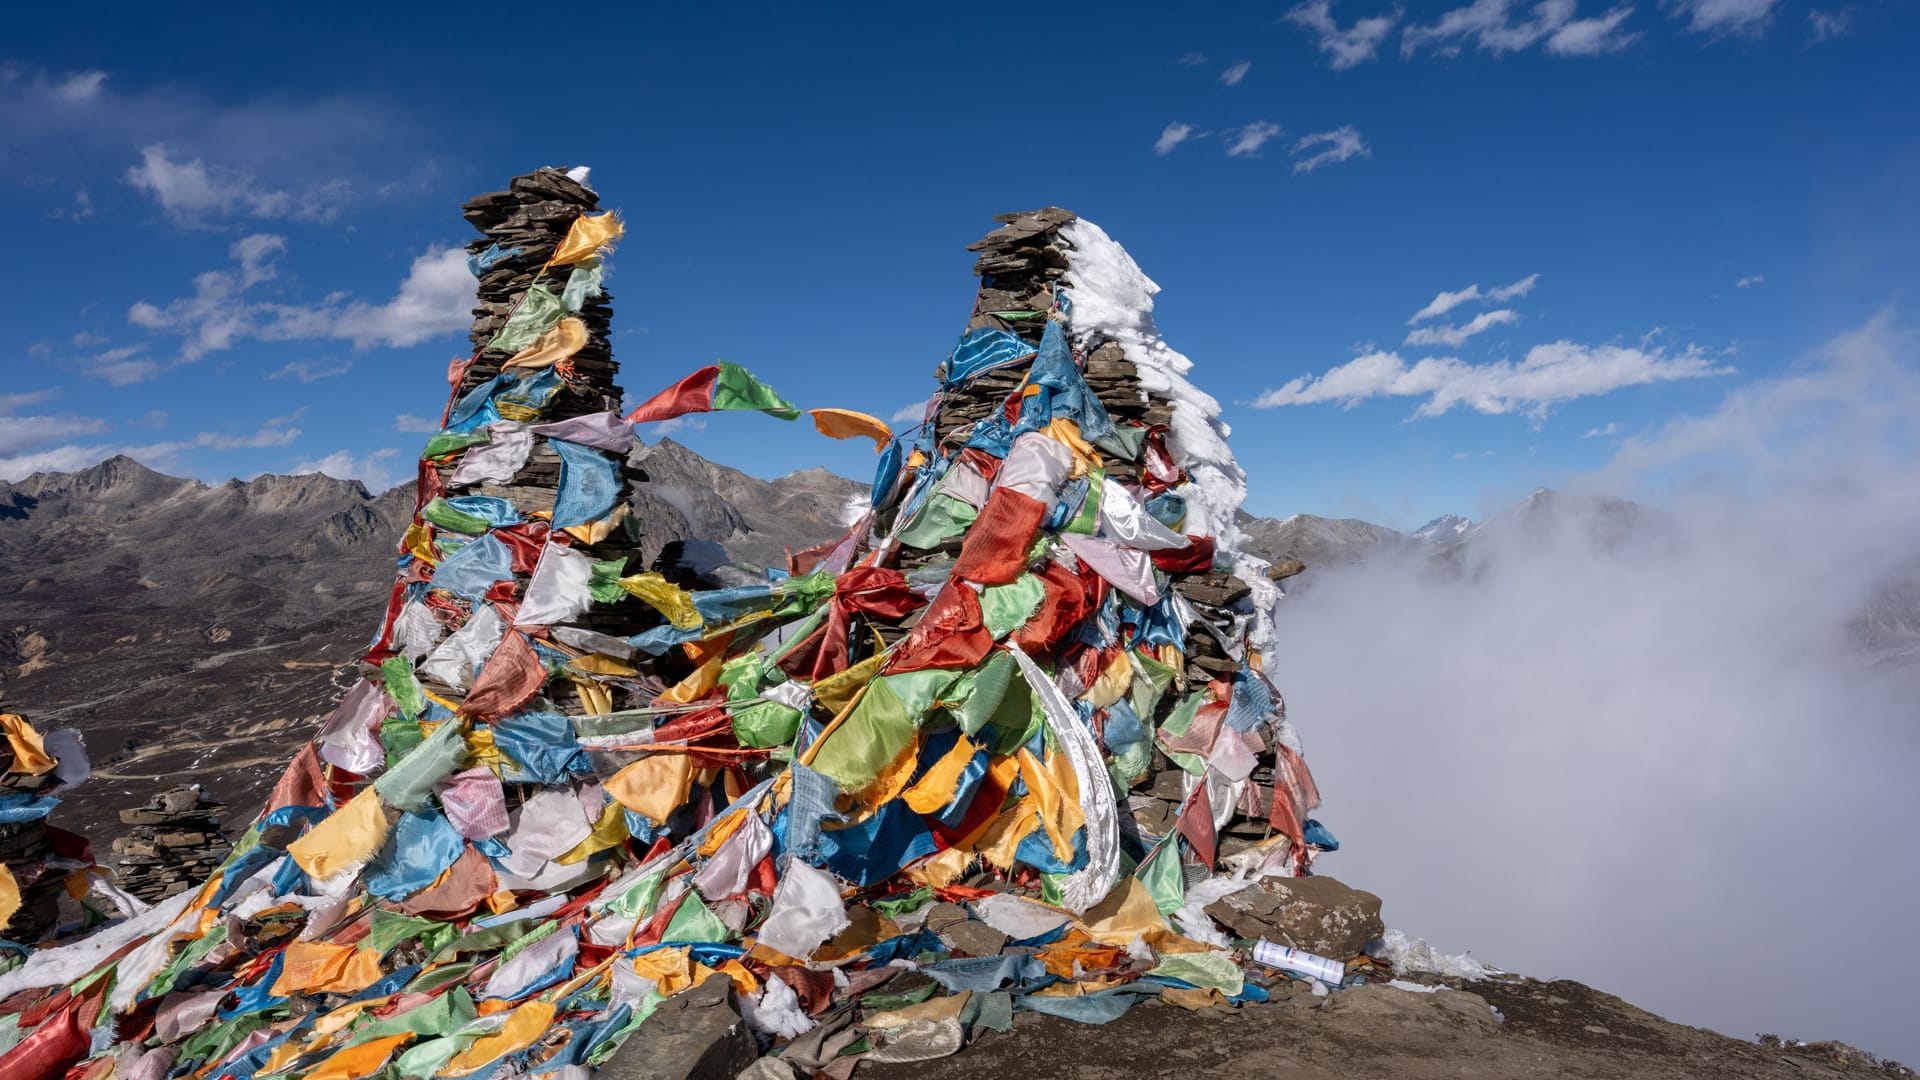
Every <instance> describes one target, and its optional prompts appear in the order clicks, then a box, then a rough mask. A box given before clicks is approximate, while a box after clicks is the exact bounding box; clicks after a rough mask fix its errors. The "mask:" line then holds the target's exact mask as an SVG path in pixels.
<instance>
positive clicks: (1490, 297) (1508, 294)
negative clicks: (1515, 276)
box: [1487, 274, 1540, 304]
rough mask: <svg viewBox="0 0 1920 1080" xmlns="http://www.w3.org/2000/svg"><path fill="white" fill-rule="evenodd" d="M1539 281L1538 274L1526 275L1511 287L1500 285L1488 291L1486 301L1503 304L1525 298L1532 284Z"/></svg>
mask: <svg viewBox="0 0 1920 1080" xmlns="http://www.w3.org/2000/svg"><path fill="white" fill-rule="evenodd" d="M1539 280H1540V275H1539V274H1528V275H1527V276H1526V277H1523V278H1521V279H1520V280H1519V281H1516V282H1514V283H1513V284H1511V285H1502V286H1500V287H1498V288H1494V289H1488V290H1487V301H1488V302H1489V303H1494V304H1504V303H1506V302H1507V301H1509V300H1511V299H1513V298H1514V297H1516V296H1525V295H1527V294H1528V293H1530V292H1532V291H1533V286H1534V283H1535V282H1538V281H1539Z"/></svg>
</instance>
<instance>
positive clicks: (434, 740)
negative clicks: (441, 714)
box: [373, 720, 467, 811]
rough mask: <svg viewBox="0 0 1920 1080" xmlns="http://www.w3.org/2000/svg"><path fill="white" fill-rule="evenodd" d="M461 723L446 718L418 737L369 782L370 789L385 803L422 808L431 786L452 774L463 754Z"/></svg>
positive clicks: (430, 793) (416, 808)
mask: <svg viewBox="0 0 1920 1080" xmlns="http://www.w3.org/2000/svg"><path fill="white" fill-rule="evenodd" d="M464 726H465V725H463V724H461V723H460V722H459V721H457V720H448V721H445V722H443V723H442V724H441V725H440V726H439V727H437V728H434V729H433V734H431V735H429V736H427V737H426V738H425V739H422V740H420V742H419V743H418V745H416V746H414V748H413V749H412V750H410V751H408V753H407V755H406V756H405V757H403V758H401V759H400V760H399V761H398V762H397V763H395V764H394V765H392V766H390V767H389V768H388V769H387V771H386V772H384V773H381V774H380V778H379V779H378V780H375V781H374V782H373V790H375V791H377V792H379V793H380V798H381V799H382V800H384V801H385V802H386V804H387V805H388V806H393V807H397V808H399V809H401V810H409V811H419V810H422V809H424V808H425V807H426V805H427V797H428V796H429V795H432V794H433V785H435V784H437V783H439V782H440V781H442V780H445V779H446V778H447V777H449V776H452V775H453V774H454V773H455V772H456V771H458V770H459V768H460V762H461V760H462V759H464V758H465V757H466V756H467V743H466V740H465V739H463V738H461V730H460V729H461V728H462V727H464Z"/></svg>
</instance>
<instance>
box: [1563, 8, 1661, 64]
mask: <svg viewBox="0 0 1920 1080" xmlns="http://www.w3.org/2000/svg"><path fill="white" fill-rule="evenodd" d="M1632 14H1633V9H1632V8H1630V7H1617V8H1614V9H1613V10H1611V11H1609V12H1607V13H1606V14H1604V15H1600V16H1597V17H1595V18H1591V19H1574V20H1573V21H1571V22H1568V23H1566V24H1565V25H1563V26H1561V27H1560V29H1558V30H1555V31H1554V32H1553V33H1552V34H1550V35H1548V36H1547V44H1546V46H1545V48H1546V50H1547V51H1548V52H1550V53H1552V54H1554V55H1555V56H1601V55H1604V54H1606V53H1616V52H1619V51H1620V50H1622V49H1624V48H1626V47H1627V46H1629V45H1631V44H1633V43H1634V41H1635V40H1637V39H1638V38H1639V36H1640V35H1638V34H1629V33H1624V32H1622V31H1621V29H1620V27H1621V26H1623V25H1624V24H1625V23H1626V21H1627V18H1628V16H1630V15H1632Z"/></svg>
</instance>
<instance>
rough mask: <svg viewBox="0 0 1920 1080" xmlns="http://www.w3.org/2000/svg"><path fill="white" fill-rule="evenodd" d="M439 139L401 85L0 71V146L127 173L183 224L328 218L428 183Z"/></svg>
mask: <svg viewBox="0 0 1920 1080" xmlns="http://www.w3.org/2000/svg"><path fill="white" fill-rule="evenodd" d="M441 138H442V136H440V135H439V134H437V133H436V132H435V130H434V129H433V128H432V127H431V126H429V125H428V124H427V123H426V122H424V121H423V120H422V119H420V118H419V117H418V116H415V115H413V114H412V113H411V112H410V111H408V110H407V107H406V106H405V105H404V104H400V103H398V99H395V98H373V97H356V96H353V95H331V96H326V97H299V96H294V95H285V94H267V95H256V96H252V97H248V98H246V99H243V100H222V99H219V98H215V97H211V96H209V95H207V94H205V93H203V92H201V91H198V90H195V89H192V88H190V87H189V86H187V85H185V84H183V83H180V82H177V81H176V82H165V83H150V84H139V83H136V82H131V81H129V80H128V78H127V77H126V76H124V75H117V74H111V73H108V72H103V71H98V70H80V71H64V72H63V71H48V70H44V69H31V68H23V67H18V66H9V67H8V68H7V70H6V77H5V78H0V156H5V157H7V158H9V159H11V160H19V161H23V162H25V161H30V162H32V163H33V167H34V170H35V172H36V174H38V175H41V176H45V177H63V176H98V175H114V176H123V177H125V178H126V179H127V180H128V181H129V182H130V183H131V184H132V185H133V187H134V188H135V189H136V190H138V191H139V192H141V193H143V194H144V195H146V196H148V197H149V198H151V199H152V200H153V202H154V203H155V205H156V206H158V207H159V208H160V210H161V212H162V213H163V214H165V215H166V216H167V218H168V219H169V220H172V221H175V222H177V223H179V224H182V225H200V226H212V225H220V224H222V223H227V224H232V223H235V222H244V221H250V220H251V221H260V220H306V221H326V220H330V219H331V218H332V217H333V216H335V215H337V214H340V213H342V212H344V211H346V210H347V209H349V207H350V202H349V200H351V202H352V204H357V203H359V202H362V201H367V200H377V199H383V198H392V197H395V196H398V195H401V194H405V193H411V192H414V191H418V190H421V189H422V188H423V186H424V185H423V183H422V180H423V179H424V178H425V177H427V176H430V175H431V174H432V172H433V170H434V162H433V153H434V149H433V148H434V147H435V146H436V145H437V144H438V143H439V142H440V140H441ZM93 194H94V196H96V197H97V196H98V195H99V192H98V191H95V192H94V193H93ZM74 201H75V205H74V207H73V208H72V209H70V210H68V211H67V213H66V215H65V216H67V217H70V218H74V219H79V218H84V217H85V216H87V212H88V210H89V208H90V206H91V203H92V201H93V200H92V199H91V198H90V199H89V200H87V201H86V202H81V201H80V200H79V199H78V198H77V197H76V198H75V200H74Z"/></svg>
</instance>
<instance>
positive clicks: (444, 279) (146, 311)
mask: <svg viewBox="0 0 1920 1080" xmlns="http://www.w3.org/2000/svg"><path fill="white" fill-rule="evenodd" d="M286 247H287V244H286V239H285V238H284V237H280V236H275V235H271V234H266V233H258V234H255V235H252V236H248V237H244V238H242V239H240V240H237V241H235V242H234V244H233V246H232V248H231V249H230V251H229V255H230V256H231V257H232V258H233V259H234V260H235V262H237V263H238V264H239V265H238V266H237V267H236V268H233V269H228V270H210V271H207V272H206V273H203V274H200V275H199V276H197V277H195V278H194V295H192V296H190V297H183V298H181V299H178V300H174V301H171V302H169V303H168V304H166V305H165V306H164V307H163V306H160V305H157V304H153V303H150V302H148V301H145V300H142V301H140V302H139V303H137V304H134V305H133V307H131V308H130V309H128V311H127V321H128V322H130V323H132V324H133V325H135V326H139V327H142V328H144V329H148V330H154V331H159V332H163V333H172V334H178V335H180V336H181V337H183V338H185V339H186V340H185V344H184V345H182V346H181V352H180V357H181V360H182V361H183V362H189V363H190V362H192V361H195V360H198V359H200V358H201V357H203V356H205V355H207V354H208V353H212V352H219V351H221V350H224V349H230V348H232V347H233V346H234V345H236V344H238V343H240V342H242V341H246V340H258V341H310V340H317V339H324V338H337V339H345V340H348V341H351V342H353V343H354V344H355V345H356V346H358V347H360V348H369V347H371V346H373V345H377V344H378V345H388V346H392V347H394V348H403V347H406V346H409V345H417V344H419V343H421V342H423V341H426V340H428V339H430V338H433V337H437V336H440V335H443V334H450V333H453V332H455V331H457V330H460V329H462V328H464V327H466V326H467V325H468V323H469V321H470V320H471V319H472V317H473V314H472V308H473V304H474V280H473V275H472V274H470V273H469V272H468V271H467V264H466V256H465V255H464V254H463V253H462V252H461V251H460V249H458V248H440V247H434V248H429V249H428V250H427V251H426V253H425V254H423V255H420V256H419V257H417V258H415V259H414V260H413V265H412V266H411V267H410V268H409V269H408V272H407V277H406V279H405V280H404V281H402V282H401V283H400V289H399V291H398V292H397V293H396V294H395V296H394V297H393V299H391V300H389V301H387V302H386V303H384V304H370V303H367V302H366V301H363V300H355V301H352V302H344V298H343V297H340V296H330V297H327V298H326V299H325V300H323V301H322V302H321V303H319V304H315V305H301V304H285V303H277V302H269V301H256V300H250V299H248V297H247V296H246V294H247V293H248V292H249V291H250V290H252V289H253V288H254V287H255V286H257V285H260V284H262V283H265V282H268V281H272V280H274V279H275V278H276V277H277V276H278V264H277V262H276V260H277V259H278V257H279V256H280V255H281V254H282V253H284V252H285V251H286Z"/></svg>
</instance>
